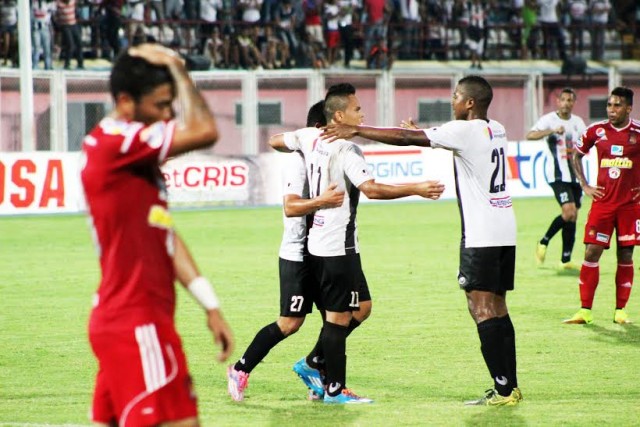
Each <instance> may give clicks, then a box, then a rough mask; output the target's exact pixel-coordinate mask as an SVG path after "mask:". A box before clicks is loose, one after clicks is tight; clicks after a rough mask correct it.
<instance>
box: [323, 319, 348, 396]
mask: <svg viewBox="0 0 640 427" xmlns="http://www.w3.org/2000/svg"><path fill="white" fill-rule="evenodd" d="M348 330H349V328H348V327H345V326H340V325H336V324H335V323H331V322H325V324H324V327H323V331H322V349H323V350H324V356H325V363H326V369H327V393H329V396H337V395H338V394H340V393H341V392H342V389H343V388H345V381H346V377H347V355H346V347H347V333H348Z"/></svg>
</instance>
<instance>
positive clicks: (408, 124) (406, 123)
mask: <svg viewBox="0 0 640 427" xmlns="http://www.w3.org/2000/svg"><path fill="white" fill-rule="evenodd" d="M400 127H401V128H403V129H413V130H415V129H419V127H418V125H417V124H416V123H415V122H414V121H413V118H412V117H409V118H408V119H407V120H403V121H402V122H400Z"/></svg>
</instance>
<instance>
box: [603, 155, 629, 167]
mask: <svg viewBox="0 0 640 427" xmlns="http://www.w3.org/2000/svg"><path fill="white" fill-rule="evenodd" d="M600 167H601V168H620V169H631V168H632V167H633V160H630V159H628V158H627V157H617V158H615V159H602V160H600Z"/></svg>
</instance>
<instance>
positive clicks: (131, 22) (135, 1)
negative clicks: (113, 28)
mask: <svg viewBox="0 0 640 427" xmlns="http://www.w3.org/2000/svg"><path fill="white" fill-rule="evenodd" d="M146 4H147V0H127V9H128V11H129V16H128V20H127V23H126V30H125V33H126V35H127V40H128V42H129V45H130V46H132V45H133V44H134V39H135V40H136V42H135V44H140V43H142V42H143V41H144V40H145V38H146V35H147V34H146V28H145V6H146Z"/></svg>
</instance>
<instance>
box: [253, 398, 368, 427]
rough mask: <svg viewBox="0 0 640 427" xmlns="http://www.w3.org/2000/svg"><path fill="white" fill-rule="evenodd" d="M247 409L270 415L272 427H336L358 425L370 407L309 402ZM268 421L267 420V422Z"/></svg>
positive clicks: (255, 405)
mask: <svg viewBox="0 0 640 427" xmlns="http://www.w3.org/2000/svg"><path fill="white" fill-rule="evenodd" d="M298 402H299V401H298ZM247 403H248V402H245V405H243V406H244V407H245V409H248V408H250V409H251V410H259V411H264V413H265V415H266V414H267V413H268V414H269V415H268V417H269V421H268V423H269V424H268V425H270V426H274V427H275V426H278V427H280V426H301V427H308V426H314V427H315V426H335V425H336V423H337V424H339V425H353V424H357V420H358V418H360V416H361V415H364V414H366V411H367V409H368V408H369V405H348V406H347V405H325V404H324V403H322V402H313V403H312V402H307V404H304V405H299V404H296V405H293V406H290V407H285V408H277V407H273V406H269V405H262V404H254V403H251V404H247ZM265 421H266V420H265Z"/></svg>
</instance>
